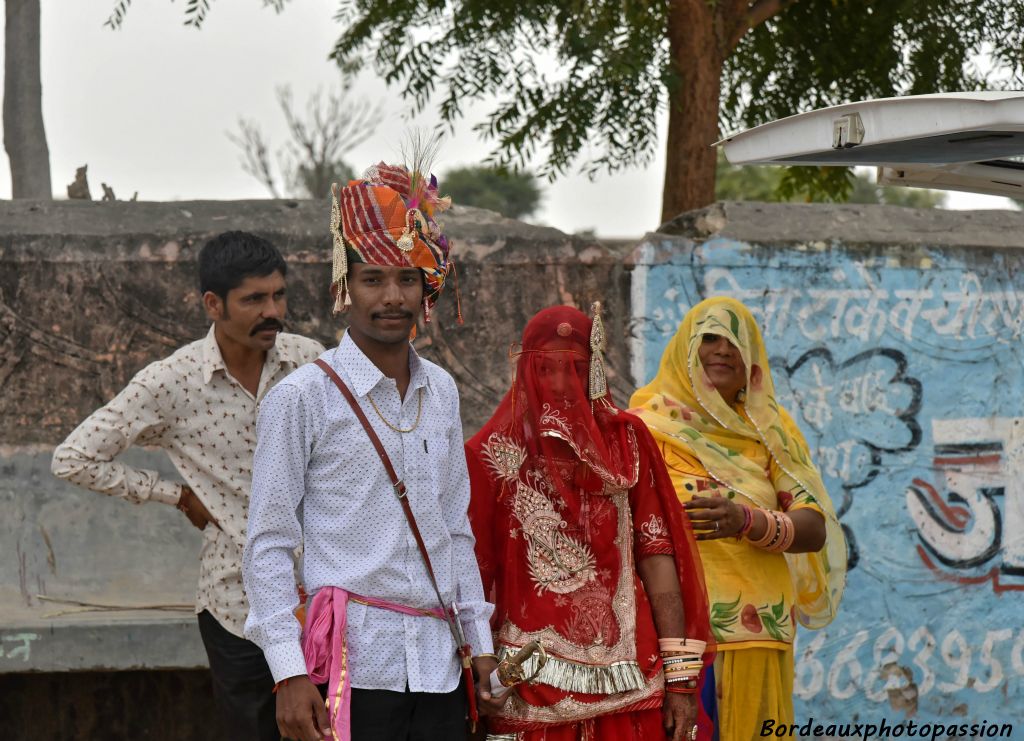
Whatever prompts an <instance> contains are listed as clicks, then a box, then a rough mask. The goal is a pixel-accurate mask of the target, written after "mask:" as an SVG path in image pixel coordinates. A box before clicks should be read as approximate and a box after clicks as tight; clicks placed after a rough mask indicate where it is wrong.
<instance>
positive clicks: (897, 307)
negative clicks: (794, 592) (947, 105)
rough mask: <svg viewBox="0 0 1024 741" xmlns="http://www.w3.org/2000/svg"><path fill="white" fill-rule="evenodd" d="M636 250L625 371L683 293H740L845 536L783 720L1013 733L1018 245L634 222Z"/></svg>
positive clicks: (688, 300)
mask: <svg viewBox="0 0 1024 741" xmlns="http://www.w3.org/2000/svg"><path fill="white" fill-rule="evenodd" d="M635 258H636V263H637V268H636V270H635V271H634V274H633V289H632V290H633V313H634V317H633V318H634V322H635V325H634V326H635V331H636V339H635V341H634V346H633V352H634V354H633V373H634V376H635V380H636V381H637V383H645V382H646V381H648V380H649V379H650V378H651V377H652V376H653V375H654V373H655V371H656V370H657V367H658V361H659V359H660V357H661V353H662V350H663V349H664V347H665V344H666V342H667V341H668V339H669V338H670V337H671V336H672V334H674V332H675V330H676V328H677V326H678V325H679V322H680V320H681V319H682V317H683V315H684V314H685V313H686V311H687V309H689V307H690V306H692V305H694V304H695V303H697V302H698V301H700V300H701V299H703V298H706V297H708V296H713V295H728V296H733V297H735V298H738V299H740V300H741V301H743V302H744V303H746V304H747V306H749V307H750V308H751V309H752V311H753V312H754V315H755V316H756V317H757V319H758V321H759V323H760V325H761V328H762V331H763V332H764V335H765V339H766V342H767V345H768V350H769V355H770V356H771V358H772V371H773V375H774V379H775V383H776V387H777V390H778V392H779V395H780V400H781V401H782V402H783V404H784V405H786V406H787V407H788V408H789V409H790V411H791V412H793V415H794V417H795V418H796V419H797V421H798V422H799V424H800V426H801V428H802V430H803V431H804V433H805V434H806V436H807V438H808V440H809V442H810V443H811V446H812V447H813V448H814V449H815V460H816V461H817V463H818V465H819V467H820V468H821V469H822V472H823V474H824V478H825V482H826V484H827V486H828V487H829V491H830V493H831V494H832V497H833V501H834V502H835V504H836V507H837V508H838V510H839V512H840V513H841V517H840V519H841V521H842V522H843V524H844V526H845V527H846V528H847V530H848V532H849V534H850V536H851V537H850V542H851V553H850V557H851V563H852V565H853V568H852V570H851V571H850V573H849V579H848V586H847V590H846V596H845V599H844V601H843V604H842V608H841V611H840V614H839V617H838V618H837V619H836V620H835V621H834V622H833V623H832V624H831V625H830V626H828V627H827V628H825V629H823V630H821V631H807V630H803V631H802V632H801V634H800V636H799V638H798V642H797V660H798V664H797V675H796V685H795V694H796V705H797V708H796V709H797V721H798V722H799V723H802V722H803V721H805V720H807V719H808V718H811V717H813V718H814V719H815V721H816V722H817V721H825V722H858V721H860V722H865V721H866V722H874V723H880V722H881V720H883V719H885V720H886V721H887V722H888V723H890V724H892V723H896V722H899V721H904V722H906V721H907V720H909V719H913V720H915V721H916V722H919V723H920V722H932V723H935V722H938V723H944V724H950V723H957V724H959V723H966V724H970V723H979V724H980V723H983V722H988V723H995V722H1003V723H1005V722H1011V723H1017V722H1018V721H1019V722H1020V723H1019V725H1020V728H1019V730H1018V729H1017V728H1015V729H1014V737H1016V736H1017V734H1018V733H1020V736H1021V737H1022V738H1024V619H1022V616H1024V610H1022V606H1024V409H1022V399H1024V349H1022V347H1021V332H1022V330H1024V289H1022V290H1017V289H1015V287H1014V285H1015V283H1018V282H1019V278H1018V276H1019V275H1020V273H1021V270H1022V269H1024V257H1022V256H1021V255H1020V253H1017V252H1013V251H995V250H991V249H989V250H969V249H953V248H943V249H922V248H908V249H897V248H896V247H890V246H885V245H882V246H879V245H872V246H857V245H843V244H840V243H831V244H826V243H815V244H810V245H796V246H794V245H789V246H774V247H772V246H755V245H750V244H746V243H742V242H736V241H733V240H729V239H724V238H715V239H712V240H710V241H707V242H705V243H703V244H699V245H695V244H694V243H692V242H689V241H687V240H684V239H681V238H672V237H666V238H664V239H659V238H651V237H649V238H648V239H647V240H646V241H645V243H643V244H642V245H641V246H640V247H639V248H638V250H637V252H636V253H635ZM752 681H756V680H753V679H752ZM945 737H946V736H945V735H942V736H940V738H945Z"/></svg>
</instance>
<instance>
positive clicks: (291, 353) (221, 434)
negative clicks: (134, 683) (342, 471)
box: [52, 232, 323, 741]
mask: <svg viewBox="0 0 1024 741" xmlns="http://www.w3.org/2000/svg"><path fill="white" fill-rule="evenodd" d="M286 273H287V265H286V263H285V261H284V258H283V257H282V256H281V253H280V252H278V251H277V249H276V248H275V247H274V246H273V245H272V244H270V243H269V242H267V241H266V240H265V239H261V238H260V237H257V236H255V235H253V234H247V233H245V232H226V233H224V234H221V235H219V236H217V237H214V238H213V239H211V240H210V241H209V242H207V243H206V244H205V245H204V246H203V249H202V251H201V252H200V253H199V288H200V292H201V293H202V299H203V306H204V308H205V310H206V314H207V316H208V317H209V318H210V320H211V321H212V322H213V326H211V327H210V331H209V332H208V333H207V335H206V337H204V338H203V339H201V340H197V341H195V342H192V343H190V344H188V345H185V346H184V347H182V348H181V349H179V350H178V351H177V352H175V353H174V354H172V355H171V356H170V357H168V358H164V359H163V360H158V361H156V362H154V363H151V364H150V365H148V366H146V367H145V368H143V369H142V370H141V371H139V373H138V374H137V375H136V376H135V377H134V378H133V379H132V380H131V382H129V384H128V385H127V386H126V387H125V388H124V390H122V391H121V393H119V394H118V395H117V396H116V397H114V399H112V400H111V401H110V402H109V403H108V404H107V405H106V406H104V407H101V408H100V409H98V410H96V411H95V412H93V413H92V414H91V415H90V416H89V417H88V418H87V419H86V420H85V421H84V422H82V423H81V424H80V425H79V426H78V428H77V429H75V431H74V432H72V433H71V435H69V436H68V438H67V440H65V441H64V442H63V443H62V444H61V445H60V446H59V447H58V448H57V449H56V451H54V454H53V465H52V470H53V473H54V475H56V476H58V477H60V478H62V479H66V480H67V481H70V482H72V483H75V484H78V485H79V486H84V487H86V488H88V489H92V490H93V491H97V492H100V493H101V494H107V495H109V496H115V497H121V498H123V499H127V500H128V501H130V502H135V503H139V502H145V501H154V502H160V503H162V504H170V505H173V506H176V507H177V508H178V509H179V510H181V512H183V513H184V515H185V516H186V517H188V519H189V522H191V523H192V524H193V525H194V526H195V527H196V528H198V529H199V530H202V532H203V548H202V551H201V554H200V568H199V585H198V589H197V592H196V612H197V613H198V618H199V631H200V634H201V636H202V639H203V644H204V645H205V647H206V653H207V657H208V658H209V662H210V670H211V673H212V676H213V685H214V694H215V696H216V700H217V704H218V707H219V709H220V711H221V715H222V717H223V722H224V728H225V731H226V733H227V737H228V738H232V739H245V741H253V740H258V741H263V740H264V739H268V740H269V739H273V740H274V741H276V739H278V738H279V737H278V734H277V723H276V721H275V717H274V699H273V694H272V693H271V690H272V688H273V685H274V680H273V679H272V678H271V675H270V671H269V669H268V667H267V663H266V660H265V659H264V658H263V652H262V651H261V650H260V649H259V647H258V646H255V645H254V644H252V643H250V642H249V641H247V640H245V639H244V638H243V637H242V635H243V633H242V628H243V625H244V623H245V618H246V615H247V613H248V611H249V606H248V602H247V600H246V596H245V592H244V590H243V588H242V577H241V561H242V549H243V547H244V545H245V531H246V516H247V509H248V503H249V488H250V484H251V465H252V455H253V450H254V449H255V446H256V430H255V423H256V413H257V410H258V408H259V405H260V403H261V402H262V400H263V398H264V396H265V395H266V393H267V391H269V390H270V388H271V387H272V386H273V385H274V384H275V383H277V382H278V381H280V380H281V379H282V378H284V377H285V376H287V375H288V374H289V373H291V372H292V371H293V370H295V369H296V368H298V367H299V366H301V365H303V364H305V363H308V362H309V361H311V360H313V359H315V358H316V357H317V355H318V354H319V353H320V352H322V351H323V346H321V345H320V343H318V342H316V341H314V340H310V339H307V338H305V337H300V336H298V335H293V334H286V333H283V332H282V330H283V328H284V325H283V320H284V316H285V308H286V299H285V275H286ZM133 445H147V446H155V447H160V448H163V449H164V450H165V451H166V452H167V454H168V455H169V456H170V458H171V461H172V462H173V463H174V465H175V467H176V468H177V469H178V472H179V473H180V474H181V477H182V478H183V479H184V480H185V483H184V484H180V483H177V482H173V481H167V480H165V479H161V478H160V477H159V475H158V474H157V473H156V472H154V471H146V470H141V469H135V468H132V467H131V466H129V465H127V464H125V463H123V462H121V461H118V460H117V457H118V456H119V455H120V454H121V453H122V452H124V451H125V450H127V449H128V448H129V447H131V446H133Z"/></svg>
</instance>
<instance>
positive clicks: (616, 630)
mask: <svg viewBox="0 0 1024 741" xmlns="http://www.w3.org/2000/svg"><path fill="white" fill-rule="evenodd" d="M604 341H605V340H604V330H603V325H602V324H601V321H600V318H599V317H598V318H597V319H596V320H595V321H593V322H592V321H591V319H590V318H588V317H587V316H586V315H585V314H583V313H582V312H580V311H578V310H577V309H574V308H572V307H568V306H554V307H551V308H548V309H545V310H543V311H541V312H540V313H538V314H537V315H536V316H535V317H534V318H533V319H532V320H531V321H530V322H529V323H528V324H527V326H526V329H525V330H524V332H523V341H522V349H521V350H520V351H519V352H518V353H517V355H516V374H515V380H514V381H513V384H512V388H511V389H510V390H509V391H508V392H507V393H506V394H505V397H504V398H503V399H502V401H501V403H500V404H499V405H498V408H497V410H496V411H495V412H494V415H493V416H492V417H491V419H490V420H489V421H488V422H487V423H486V424H485V425H484V427H483V428H482V429H481V430H480V432H478V433H477V434H476V435H475V436H474V437H473V438H472V439H471V440H470V441H469V442H468V443H467V445H466V453H467V460H468V463H469V472H470V480H471V483H472V500H471V504H470V520H471V521H472V524H473V530H474V533H475V535H476V540H477V544H476V550H477V558H478V560H479V563H480V572H481V576H482V577H483V583H484V590H485V592H487V593H488V594H489V595H490V598H491V599H492V601H494V602H495V605H496V610H495V613H494V618H493V623H492V627H493V628H494V630H495V646H497V650H498V652H499V658H504V657H505V656H508V655H510V654H513V653H515V652H516V651H517V650H518V649H519V648H521V647H522V646H523V645H525V644H526V643H528V642H529V641H532V640H536V641H539V642H540V643H541V644H543V646H544V648H545V650H546V652H547V655H548V661H547V663H545V664H544V665H543V668H541V669H540V670H539V673H537V676H536V677H535V679H534V681H533V682H531V683H530V684H522V685H519V686H518V687H517V688H516V692H515V694H514V695H513V696H512V697H511V699H510V700H509V702H508V703H507V704H506V705H505V708H504V710H503V711H502V713H501V715H499V716H498V717H496V718H491V719H489V724H488V728H489V736H488V738H491V739H529V740H532V739H540V738H543V739H546V740H547V741H561V740H563V739H564V740H566V741H568V740H569V739H574V740H575V739H592V738H593V739H605V738H607V739H664V738H666V730H667V729H671V730H672V734H671V737H674V738H677V739H693V738H711V732H712V729H711V725H710V721H709V720H708V718H707V716H706V714H705V713H704V712H703V710H702V709H701V708H700V707H699V702H698V700H697V698H698V697H699V695H698V694H697V693H698V692H699V690H700V685H701V683H702V681H703V676H704V670H703V667H705V666H706V665H707V663H708V662H709V661H711V659H712V658H713V654H714V646H713V645H712V638H711V631H710V628H709V623H708V606H707V595H706V591H705V588H704V581H703V570H702V568H701V564H700V557H699V555H698V553H697V547H696V542H695V540H694V536H693V531H692V529H691V527H690V522H689V519H688V518H687V516H686V515H685V514H684V512H683V510H682V507H681V506H680V504H679V500H678V499H677V498H676V496H675V491H674V489H673V486H672V482H671V480H670V479H669V477H668V474H667V472H666V470H665V465H664V463H663V461H662V459H661V454H660V453H659V451H658V449H657V446H656V445H655V443H654V440H653V438H652V437H651V435H650V433H649V432H648V430H647V427H646V426H645V425H644V424H643V422H641V421H640V420H639V419H638V418H637V417H635V416H633V415H631V414H628V413H626V412H624V411H623V410H621V409H619V408H618V407H617V406H615V404H614V403H613V401H612V399H611V395H610V393H609V391H608V388H607V382H606V380H605V376H604V365H603V358H602V356H601V352H602V351H603V349H604ZM659 639H662V640H661V642H660V643H659ZM682 639H686V641H685V642H684V641H683V640H682ZM695 647H696V648H695ZM534 660H536V657H535V658H534ZM533 668H536V666H534V667H533ZM524 669H526V670H527V671H526V674H527V675H529V674H530V673H531V671H530V669H531V666H530V665H529V664H527V665H526V666H524Z"/></svg>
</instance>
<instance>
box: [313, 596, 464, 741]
mask: <svg viewBox="0 0 1024 741" xmlns="http://www.w3.org/2000/svg"><path fill="white" fill-rule="evenodd" d="M349 600H352V601H354V602H358V603H360V604H364V605H369V606H370V607H379V608H381V609H384V610H391V611H392V612H399V613H402V614H403V615H413V616H418V617H433V618H437V619H438V620H444V619H445V616H444V613H443V612H442V611H441V608H439V607H435V608H433V609H419V608H415V607H406V606H405V605H399V604H395V603H394V602H388V601H387V600H382V599H376V598H374V597H361V596H359V595H358V594H352V593H351V592H346V591H345V590H344V589H341V588H339V587H323V588H322V589H320V591H318V592H317V593H316V596H314V597H313V604H312V605H311V606H310V608H309V613H308V614H307V616H306V629H305V631H304V632H303V634H302V653H303V655H304V656H305V658H306V670H307V671H308V672H309V678H310V679H311V680H312V681H313V683H314V684H323V683H324V682H326V683H327V700H326V704H327V714H328V716H329V717H330V721H331V741H351V738H352V722H351V720H352V718H351V707H350V705H351V699H352V682H351V678H350V676H349V675H350V672H349V671H348V646H347V645H346V642H345V626H346V623H347V612H348V602H349Z"/></svg>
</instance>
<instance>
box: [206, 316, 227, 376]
mask: <svg viewBox="0 0 1024 741" xmlns="http://www.w3.org/2000/svg"><path fill="white" fill-rule="evenodd" d="M214 329H215V325H213V324H211V325H210V331H209V332H207V333H206V337H204V338H203V383H209V382H210V379H212V378H213V374H214V372H216V371H219V370H222V371H224V372H227V366H226V365H224V356H223V355H221V354H220V345H218V344H217V335H216V333H215V332H214Z"/></svg>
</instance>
